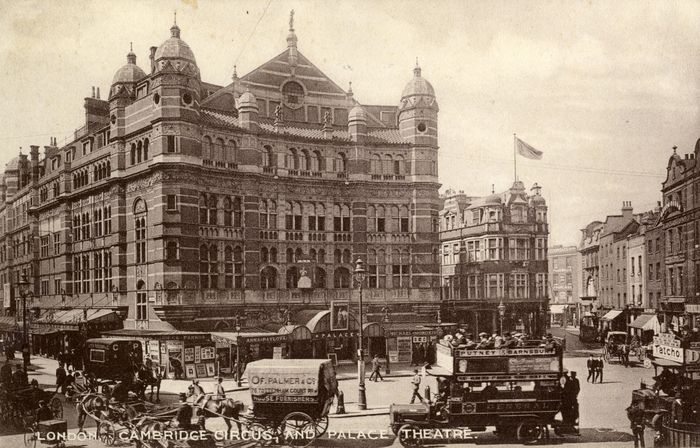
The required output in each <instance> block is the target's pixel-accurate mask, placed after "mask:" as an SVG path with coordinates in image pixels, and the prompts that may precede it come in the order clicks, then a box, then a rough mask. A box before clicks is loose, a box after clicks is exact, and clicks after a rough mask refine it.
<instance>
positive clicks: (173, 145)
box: [165, 135, 177, 152]
mask: <svg viewBox="0 0 700 448" xmlns="http://www.w3.org/2000/svg"><path fill="white" fill-rule="evenodd" d="M165 142H166V143H165V148H166V149H165V151H166V152H177V141H176V140H175V136H174V135H168V136H167V138H166V141H165Z"/></svg>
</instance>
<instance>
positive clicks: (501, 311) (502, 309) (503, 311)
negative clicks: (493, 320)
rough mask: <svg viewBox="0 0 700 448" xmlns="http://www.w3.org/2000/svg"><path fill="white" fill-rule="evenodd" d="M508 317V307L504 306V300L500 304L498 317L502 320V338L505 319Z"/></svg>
mask: <svg viewBox="0 0 700 448" xmlns="http://www.w3.org/2000/svg"><path fill="white" fill-rule="evenodd" d="M505 315H506V306H505V305H504V304H503V300H501V303H499V304H498V316H499V317H500V318H501V336H503V317H504V316H505Z"/></svg>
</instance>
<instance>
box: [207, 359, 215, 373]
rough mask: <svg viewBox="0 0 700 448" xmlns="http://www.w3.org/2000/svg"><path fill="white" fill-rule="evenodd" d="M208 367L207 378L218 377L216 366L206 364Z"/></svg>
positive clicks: (209, 363) (210, 363)
mask: <svg viewBox="0 0 700 448" xmlns="http://www.w3.org/2000/svg"><path fill="white" fill-rule="evenodd" d="M206 366H207V376H214V375H216V367H215V366H214V363H213V362H208V363H206Z"/></svg>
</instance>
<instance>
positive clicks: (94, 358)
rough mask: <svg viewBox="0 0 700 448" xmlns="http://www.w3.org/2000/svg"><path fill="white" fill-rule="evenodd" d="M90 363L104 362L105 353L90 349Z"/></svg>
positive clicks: (100, 350) (97, 349)
mask: <svg viewBox="0 0 700 448" xmlns="http://www.w3.org/2000/svg"><path fill="white" fill-rule="evenodd" d="M90 362H100V363H103V362H105V351H104V350H102V349H99V348H91V349H90Z"/></svg>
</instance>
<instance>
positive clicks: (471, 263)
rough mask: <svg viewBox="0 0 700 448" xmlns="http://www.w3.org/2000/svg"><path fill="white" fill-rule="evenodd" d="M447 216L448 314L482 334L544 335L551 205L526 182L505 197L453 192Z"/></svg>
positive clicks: (443, 231)
mask: <svg viewBox="0 0 700 448" xmlns="http://www.w3.org/2000/svg"><path fill="white" fill-rule="evenodd" d="M443 200H444V205H443V208H442V211H441V212H440V213H441V216H440V243H441V258H440V260H441V268H440V269H441V278H442V286H443V304H444V305H443V309H444V310H445V313H447V314H448V315H449V316H450V319H451V320H454V321H456V322H459V323H461V324H463V325H465V326H467V327H468V328H469V329H471V330H473V331H475V332H481V331H486V332H493V331H499V330H500V329H501V327H502V328H503V330H504V331H524V332H527V333H529V334H533V335H538V334H541V333H542V332H543V331H544V328H545V326H546V319H547V318H546V316H547V312H548V299H549V294H548V293H549V288H548V279H547V277H548V269H547V239H548V234H549V229H548V225H547V204H546V201H545V199H544V198H543V197H542V195H541V187H539V186H538V185H537V184H535V185H534V186H533V187H532V188H531V189H530V192H529V193H528V192H527V190H526V189H525V185H524V184H523V182H521V181H516V182H514V183H513V185H512V187H511V188H509V189H508V190H506V191H504V192H502V193H492V194H491V195H488V196H483V197H474V196H467V195H466V194H464V193H463V192H459V193H458V192H454V191H452V190H448V191H447V192H446V193H445V195H444V196H443Z"/></svg>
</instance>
